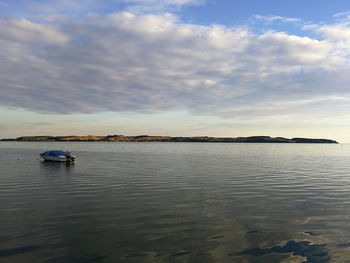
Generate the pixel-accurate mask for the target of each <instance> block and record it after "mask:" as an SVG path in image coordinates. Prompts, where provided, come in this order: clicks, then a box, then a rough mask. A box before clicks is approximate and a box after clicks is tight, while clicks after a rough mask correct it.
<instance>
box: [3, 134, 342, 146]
mask: <svg viewBox="0 0 350 263" xmlns="http://www.w3.org/2000/svg"><path fill="white" fill-rule="evenodd" d="M0 141H17V142H214V143H215V142H216V143H327V144H338V142H337V141H335V140H331V139H321V138H300V137H295V138H291V139H288V138H284V137H270V136H249V137H209V136H195V137H171V136H151V135H138V136H127V135H107V136H95V135H86V136H76V135H71V136H21V137H17V138H13V139H0Z"/></svg>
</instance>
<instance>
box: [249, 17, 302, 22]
mask: <svg viewBox="0 0 350 263" xmlns="http://www.w3.org/2000/svg"><path fill="white" fill-rule="evenodd" d="M253 19H254V20H256V21H258V22H265V23H275V22H282V23H292V24H296V23H301V22H302V20H301V19H299V18H295V17H284V16H276V15H268V16H262V15H254V16H253Z"/></svg>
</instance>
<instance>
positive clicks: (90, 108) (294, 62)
mask: <svg viewBox="0 0 350 263" xmlns="http://www.w3.org/2000/svg"><path fill="white" fill-rule="evenodd" d="M0 25H2V26H0V45H1V47H2V48H1V49H0V59H1V61H2V63H1V64H0V83H1V85H0V93H1V96H0V105H1V106H2V107H7V108H22V109H26V110H30V111H36V112H51V113H57V112H58V113H63V114H65V113H91V112H103V111H117V112H144V113H149V112H162V111H190V112H193V113H195V114H207V115H218V116H222V117H227V118H253V117H254V118H256V117H259V116H270V115H280V116H288V114H290V113H291V112H295V113H296V114H299V115H300V116H305V111H307V112H310V111H313V112H318V113H319V114H320V115H321V116H322V115H327V114H332V113H330V112H329V110H330V109H333V110H334V109H335V108H337V109H338V110H339V112H345V111H348V110H349V100H348V99H346V98H349V95H350V94H349V88H348V86H349V80H350V79H349V75H348V72H349V69H350V67H349V59H348V58H349V55H350V50H349V48H348V46H347V45H345V44H344V43H347V42H346V41H347V39H348V38H347V34H349V33H348V32H350V28H347V27H346V26H344V25H343V24H342V25H338V24H334V25H314V26H313V27H309V30H314V31H315V32H317V33H319V34H320V39H313V38H310V37H300V36H295V35H289V34H287V33H283V32H272V31H271V32H266V33H263V34H254V33H252V32H250V31H249V30H248V29H244V28H229V27H226V26H222V25H211V26H204V25H196V24H186V23H182V22H181V21H179V20H178V19H177V18H176V17H175V16H174V15H172V14H169V13H165V14H162V15H135V14H132V13H129V12H121V13H115V14H110V15H106V16H104V15H96V14H90V15H87V16H84V17H82V18H80V19H76V20H65V21H61V23H60V24H57V25H55V26H53V25H50V24H43V23H41V24H38V23H34V22H29V21H27V20H10V21H7V20H1V21H0ZM337 27H340V28H341V30H342V32H343V33H339V34H335V33H334V31H333V34H331V30H336V29H337V30H338V29H339V28H337ZM327 30H328V31H327ZM338 35H339V36H342V37H343V38H345V39H346V41H345V40H343V39H342V38H338V37H336V36H338ZM349 38H350V37H349ZM344 41H345V42H344ZM335 98H336V99H335ZM339 98H345V99H339ZM334 102H336V103H334ZM331 104H332V105H334V104H335V106H330V105H331Z"/></svg>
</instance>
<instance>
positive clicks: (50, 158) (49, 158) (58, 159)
mask: <svg viewBox="0 0 350 263" xmlns="http://www.w3.org/2000/svg"><path fill="white" fill-rule="evenodd" d="M42 157H43V159H44V160H45V161H52V162H66V161H67V158H66V157H65V156H57V157H54V156H42Z"/></svg>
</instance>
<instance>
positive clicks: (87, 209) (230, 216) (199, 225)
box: [0, 142, 350, 263]
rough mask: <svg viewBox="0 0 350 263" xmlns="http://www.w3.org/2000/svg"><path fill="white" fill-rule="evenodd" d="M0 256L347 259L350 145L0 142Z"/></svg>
mask: <svg viewBox="0 0 350 263" xmlns="http://www.w3.org/2000/svg"><path fill="white" fill-rule="evenodd" d="M53 149H59V150H70V151H72V152H73V153H74V154H75V155H76V157H77V159H76V162H75V163H73V164H66V163H54V162H45V161H43V160H41V159H40V158H39V153H41V152H43V151H45V150H53ZM0 262H1V263H2V262H6V263H8V262H10V263H23V262H24V263H26V262H34V263H36V262H39V263H40V262H45V263H58V262H62V263H77V262H78V263H80V262H84V263H85V262H86V263H94V262H146V263H147V262H203V263H205V262H242V263H245V262H284V263H286V262H293V263H294V262H309V263H310V262H312V263H314V262H317V263H323V262H350V145H349V144H254V143H232V144H230V143H143V142H138V143H132V142H125V143H123V142H0Z"/></svg>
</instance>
